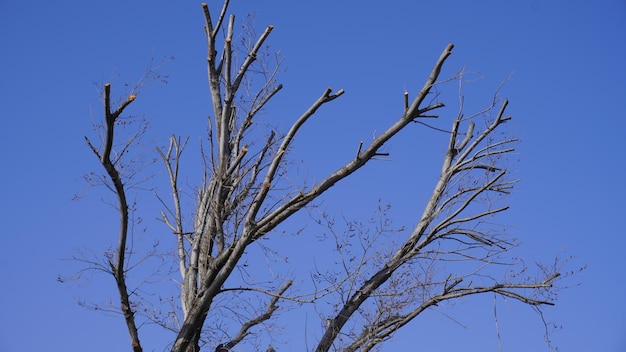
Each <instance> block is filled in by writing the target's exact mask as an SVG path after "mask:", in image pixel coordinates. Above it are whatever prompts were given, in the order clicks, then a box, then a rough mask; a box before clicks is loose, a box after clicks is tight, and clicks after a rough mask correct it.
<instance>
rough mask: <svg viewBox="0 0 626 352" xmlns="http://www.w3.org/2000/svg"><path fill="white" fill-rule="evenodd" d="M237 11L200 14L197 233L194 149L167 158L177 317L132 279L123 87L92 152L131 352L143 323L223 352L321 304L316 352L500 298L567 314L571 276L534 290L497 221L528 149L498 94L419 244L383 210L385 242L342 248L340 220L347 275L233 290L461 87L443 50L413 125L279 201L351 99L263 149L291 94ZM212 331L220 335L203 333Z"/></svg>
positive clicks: (474, 119) (166, 151)
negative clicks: (480, 297)
mask: <svg viewBox="0 0 626 352" xmlns="http://www.w3.org/2000/svg"><path fill="white" fill-rule="evenodd" d="M228 5H229V1H228V0H225V1H224V4H223V6H222V8H221V10H220V11H219V13H218V14H217V16H214V15H213V14H212V13H211V11H210V10H209V6H208V5H207V4H202V9H203V13H204V19H205V31H206V38H207V47H208V53H207V70H208V80H209V88H210V92H211V100H212V105H213V111H212V116H211V118H210V119H209V130H208V131H209V132H208V134H209V135H208V141H209V145H208V146H206V150H205V149H203V159H202V161H203V162H204V170H205V172H204V176H203V182H202V184H201V186H200V187H199V189H197V194H196V196H197V199H196V206H195V209H194V210H193V211H192V212H190V213H191V215H192V216H191V217H192V218H193V221H191V222H188V221H187V220H186V219H189V217H188V216H186V215H185V214H186V212H185V209H183V205H182V204H183V202H182V201H181V198H182V197H183V194H182V193H183V192H182V190H181V185H180V180H179V171H180V166H181V165H180V161H181V155H182V153H183V151H184V149H185V147H186V145H187V141H186V140H183V139H182V138H180V137H175V136H173V137H171V139H170V143H169V146H168V147H167V148H157V152H158V155H159V156H160V157H161V159H162V160H163V162H164V164H165V170H166V171H167V175H168V177H169V181H170V186H171V196H172V199H171V201H165V200H164V199H161V198H159V199H160V200H161V201H162V202H163V204H164V205H165V210H164V211H163V212H162V213H161V215H162V220H163V221H164V222H165V224H166V225H167V226H168V227H169V228H170V229H171V231H172V233H173V234H174V238H175V241H173V243H172V244H173V245H175V248H176V250H175V252H176V255H175V257H176V266H177V271H178V272H179V274H180V286H179V287H180V303H179V304H176V303H174V302H170V303H171V307H172V309H171V311H170V312H167V313H161V315H159V314H151V313H146V312H147V311H148V310H146V309H141V308H140V307H145V305H144V306H142V304H143V303H142V301H141V297H140V296H139V295H138V293H137V291H136V290H130V289H129V288H128V284H127V279H128V275H129V272H130V269H131V267H133V264H131V263H130V262H129V259H128V257H129V256H128V254H129V252H130V249H129V245H128V241H129V226H131V223H132V221H131V220H130V217H129V204H128V200H127V192H128V190H129V181H128V178H125V173H124V170H123V169H124V164H123V157H124V155H125V153H126V152H127V150H128V148H129V146H130V145H131V144H132V141H133V140H132V139H131V140H129V141H124V142H123V143H122V144H121V146H120V147H119V148H118V149H116V148H115V146H117V140H116V138H117V137H118V134H117V130H116V128H118V127H119V126H120V124H122V123H123V121H122V120H121V116H122V114H123V113H124V112H125V109H126V108H128V106H129V105H130V104H131V103H132V102H133V101H134V100H135V99H136V95H135V93H131V95H130V96H128V97H127V98H126V99H123V101H122V102H121V103H120V104H119V106H118V107H117V108H113V107H112V102H111V100H112V97H111V86H110V85H109V84H105V85H104V94H103V100H104V138H103V144H102V146H100V147H97V146H95V145H94V144H92V142H91V141H90V140H89V139H87V142H88V144H89V146H90V147H91V149H92V150H93V152H94V153H95V154H96V155H97V157H98V159H99V160H100V162H101V164H102V166H103V167H104V169H105V171H106V175H107V177H108V178H107V179H105V181H106V183H107V185H109V187H110V189H111V190H112V191H113V192H114V193H115V194H116V196H117V200H118V207H117V209H118V210H119V216H120V220H119V223H120V224H119V226H120V230H119V238H118V245H117V247H116V248H115V249H114V250H113V251H112V252H111V254H109V255H107V256H106V259H107V265H105V266H101V269H103V270H104V271H106V272H108V273H110V274H112V275H113V277H114V278H115V282H116V283H117V291H118V293H119V299H120V309H121V313H122V314H123V316H124V319H125V322H126V325H127V327H128V331H129V336H130V338H131V344H132V348H133V350H134V351H142V345H141V342H140V339H139V333H140V330H139V329H138V325H139V324H138V323H137V321H136V319H137V315H138V314H140V315H144V316H147V317H148V318H149V319H151V320H152V321H154V322H157V323H158V324H160V325H162V326H163V327H165V328H167V329H169V330H171V331H174V332H175V333H176V338H175V340H174V341H173V343H172V346H171V351H176V352H192V351H200V349H201V348H202V347H203V346H204V345H205V344H206V345H207V348H214V347H215V346H217V347H215V350H216V351H225V350H230V349H232V348H233V347H235V346H237V345H238V344H240V343H242V342H243V341H246V340H247V339H249V338H250V336H251V335H252V334H253V333H254V332H255V331H258V330H260V329H262V327H261V325H262V324H265V323H268V322H269V321H270V320H272V318H273V317H274V316H275V313H276V311H277V310H278V309H279V305H278V303H279V302H281V301H295V302H300V303H306V304H310V305H313V306H315V305H316V304H318V303H319V302H322V301H323V302H334V303H333V304H332V307H333V308H332V309H330V310H324V308H322V307H320V308H319V309H318V308H316V309H317V311H318V312H319V313H320V321H321V322H324V325H323V326H324V328H323V331H322V334H321V336H320V338H319V340H318V341H316V342H315V345H316V347H315V350H316V351H329V350H331V349H335V350H343V351H356V350H362V351H369V350H371V349H372V348H375V347H376V346H377V345H378V344H380V343H381V342H383V341H385V340H387V339H389V338H390V337H392V335H393V333H394V332H395V331H397V330H398V329H400V328H401V327H403V326H405V325H407V324H408V323H410V322H411V321H412V320H413V319H414V318H416V317H417V316H419V315H420V313H422V312H424V311H425V310H427V309H429V308H432V307H433V306H437V305H438V304H439V303H441V302H444V301H452V300H454V299H456V298H459V297H463V296H470V295H476V294H485V293H491V294H495V295H500V296H503V297H507V298H511V299H515V300H518V301H520V302H522V303H525V304H527V305H529V306H532V307H534V308H536V309H539V308H540V307H541V306H544V305H552V304H553V303H554V300H555V296H554V295H555V293H556V288H555V287H554V286H553V285H554V282H555V280H556V279H557V278H558V277H559V276H560V275H561V271H560V266H559V264H558V263H555V264H554V265H553V266H543V267H541V268H542V271H541V274H539V275H535V276H532V275H531V276H528V275H522V274H521V273H523V272H524V270H525V269H526V267H525V266H524V265H523V262H521V261H516V260H514V259H512V258H510V256H508V253H509V251H510V249H511V248H514V247H515V246H517V244H516V243H515V242H514V241H513V240H512V239H509V238H507V237H506V236H505V235H504V233H503V232H502V231H500V230H499V229H498V228H497V227H495V226H492V225H491V223H490V222H488V221H487V219H489V218H491V217H493V216H494V215H496V214H498V213H500V212H503V211H505V210H507V209H508V206H507V205H506V204H504V203H502V199H503V198H504V197H506V196H507V195H508V194H509V192H510V190H511V188H512V187H513V185H514V183H515V180H514V179H511V178H510V177H509V176H508V174H507V166H506V160H507V156H508V155H510V154H511V153H512V152H513V151H514V148H515V144H516V142H517V140H516V139H515V138H512V137H509V136H508V135H507V134H506V133H502V132H503V131H502V126H503V125H504V124H505V123H506V122H507V121H509V120H510V119H511V118H510V117H508V116H507V115H506V114H505V110H506V107H507V104H508V101H507V100H504V101H501V100H499V99H498V98H497V94H496V95H494V97H493V101H492V103H491V104H490V105H489V106H487V107H486V108H485V109H484V110H481V111H479V112H477V113H475V114H470V115H467V113H466V112H464V111H463V109H461V110H460V111H459V113H458V114H457V116H456V117H455V118H454V119H453V122H452V127H451V129H450V130H449V131H446V132H447V133H449V136H450V137H449V142H448V143H447V146H446V151H445V154H444V158H443V165H442V168H441V173H440V176H439V178H438V180H437V182H436V184H435V186H434V189H433V190H432V194H431V196H430V199H429V200H428V201H427V203H426V204H425V206H424V210H423V212H422V215H421V216H420V217H419V219H418V220H417V222H416V225H415V226H414V227H413V228H412V229H394V228H393V227H392V226H391V224H390V221H389V218H388V217H387V213H386V207H384V206H381V209H380V212H379V214H378V216H379V217H378V218H377V220H376V221H374V222H373V223H375V224H376V225H375V226H373V229H370V227H369V225H367V224H366V225H367V226H364V225H363V224H362V223H358V222H348V224H347V230H346V231H345V232H344V233H340V231H338V230H337V229H336V227H335V226H334V220H333V219H332V218H331V217H329V216H323V217H322V218H320V219H318V222H319V223H320V224H322V225H324V226H327V228H328V231H327V232H328V233H329V234H332V238H333V239H334V241H335V244H336V253H337V255H338V258H340V265H339V266H336V267H329V268H327V269H323V270H322V269H320V268H317V269H311V271H312V278H313V280H312V281H313V282H312V283H313V284H314V285H315V289H314V290H313V291H312V292H308V293H306V294H298V295H296V294H295V293H293V289H292V285H293V281H291V280H289V279H285V280H283V281H280V282H270V283H267V282H266V283H259V282H257V283H253V284H249V285H235V284H234V283H239V282H240V281H239V280H236V279H234V278H233V273H234V271H235V270H236V269H238V268H241V267H242V265H243V259H244V258H245V257H246V255H247V254H246V253H247V250H249V249H250V246H251V245H252V244H254V243H258V241H259V240H260V239H263V238H267V237H269V236H272V234H273V233H274V231H275V230H276V228H277V227H278V226H279V225H281V224H283V223H284V222H285V221H286V220H287V219H290V218H291V217H292V216H293V215H294V214H296V213H298V212H300V211H302V210H303V209H305V208H307V206H309V205H311V204H312V202H314V201H315V200H316V199H318V197H320V196H321V195H322V194H324V193H325V192H327V191H328V190H329V189H330V188H331V187H333V186H334V185H335V184H337V183H338V182H340V181H342V180H344V179H346V178H348V177H349V176H350V175H352V174H353V173H354V172H356V171H357V170H359V169H360V168H362V167H363V166H364V165H366V164H367V163H369V162H370V161H372V160H375V159H377V158H379V157H381V156H384V155H386V153H384V152H383V151H382V149H381V148H382V147H383V146H384V145H385V143H386V142H387V141H389V140H390V139H392V138H394V137H395V136H396V135H397V134H398V133H399V132H400V131H402V130H403V129H405V128H406V127H407V126H409V125H412V124H414V123H420V124H423V125H426V123H425V122H424V121H426V120H425V119H432V118H436V117H437V116H435V115H433V113H434V112H435V111H436V110H437V109H440V108H442V107H443V106H444V104H443V103H441V102H439V101H438V100H437V95H436V94H433V93H434V89H435V88H434V87H436V86H437V85H439V84H441V83H443V82H446V81H449V80H440V78H439V76H440V72H441V70H442V67H443V65H444V63H445V62H446V59H447V58H448V57H449V56H450V55H451V54H452V50H453V45H452V44H449V45H447V46H446V47H445V49H444V50H443V52H442V53H441V55H440V56H439V58H438V59H437V60H436V61H435V64H434V67H433V69H432V71H431V72H430V74H429V76H428V77H427V79H426V81H425V83H424V84H423V87H422V88H421V89H420V90H419V91H418V92H416V93H415V97H414V98H413V100H412V101H410V100H409V93H408V92H407V93H405V96H404V98H405V106H404V111H403V113H402V114H400V116H399V117H398V119H397V120H396V121H395V122H394V123H393V124H391V125H390V126H388V128H387V129H386V130H385V131H384V132H383V133H381V134H379V135H378V136H377V137H376V138H374V139H373V140H372V141H371V142H370V143H369V144H364V143H363V142H361V143H360V144H358V143H356V144H355V146H356V145H357V144H358V148H357V152H356V154H355V156H354V158H352V159H351V160H349V161H347V162H346V163H345V164H344V165H342V166H341V167H339V168H338V169H337V170H335V171H334V172H332V173H330V174H329V175H327V176H326V177H325V178H323V179H322V180H321V181H319V182H317V183H315V184H314V185H312V186H301V187H300V188H298V189H296V190H295V191H285V190H284V189H281V187H279V185H280V183H281V180H280V175H282V174H284V173H288V172H289V165H288V164H287V163H286V162H285V161H286V156H287V155H288V153H289V150H290V148H291V146H292V143H293V141H294V139H295V138H296V135H297V134H298V132H299V131H300V130H301V129H302V128H303V127H304V125H305V123H306V122H307V121H308V120H309V119H310V118H311V117H312V116H313V115H314V114H315V113H316V111H317V110H318V109H320V108H321V107H322V106H324V105H326V104H327V103H330V102H331V101H333V100H335V99H337V98H339V97H340V96H341V95H342V94H343V90H339V91H333V90H332V89H331V88H328V89H326V90H325V91H324V92H322V94H321V95H320V96H319V98H317V100H315V101H314V102H313V103H312V104H311V106H310V107H309V108H308V109H306V110H305V111H304V113H302V115H301V116H300V117H298V118H297V119H295V121H294V122H293V124H292V126H291V128H289V129H288V130H287V131H286V132H284V133H279V132H275V131H270V132H269V133H267V135H266V136H265V137H263V136H262V135H261V133H259V132H258V131H256V132H255V133H252V131H253V130H254V127H255V126H256V125H255V122H253V119H254V118H255V117H256V115H257V113H258V112H259V111H261V110H262V109H263V108H264V107H265V106H266V105H267V103H268V102H269V101H270V99H271V98H272V97H273V96H274V95H275V94H276V93H278V92H279V91H280V90H281V89H282V85H279V84H277V82H276V72H277V68H278V66H279V65H278V63H279V61H277V62H276V64H274V65H272V60H273V57H272V56H271V55H270V56H268V54H267V52H266V51H265V50H266V49H265V42H266V40H267V38H268V37H269V35H270V33H271V32H272V29H273V27H272V26H268V27H266V28H265V30H264V31H263V32H262V33H261V34H260V35H259V36H257V37H256V38H254V39H253V40H248V41H244V43H243V44H242V45H237V44H235V39H236V37H235V18H234V16H227V10H228ZM249 38H250V37H246V39H249ZM238 50H243V51H238ZM241 53H243V55H241ZM268 60H269V61H268ZM255 77H256V78H257V79H258V78H259V77H260V78H261V83H260V84H259V83H258V80H257V81H252V78H255ZM463 77H464V75H463V73H462V72H461V73H459V75H457V76H455V77H453V79H454V80H460V81H462V80H463ZM241 97H245V98H241ZM461 107H463V102H462V100H461ZM427 126H429V125H427ZM500 267H505V268H513V269H507V270H508V271H507V272H505V273H504V275H501V276H500V277H498V276H496V275H497V274H498V273H499V271H498V270H495V269H494V268H500ZM290 292H291V293H290ZM242 293H245V294H251V295H256V297H257V298H258V299H260V300H261V301H262V302H264V304H263V305H261V306H257V307H256V308H255V309H252V310H251V311H245V312H244V311H241V310H239V307H238V306H237V303H236V300H237V295H238V294H242ZM229 305H230V306H229ZM315 307H317V306H315ZM220 309H226V310H229V311H230V312H231V313H232V315H233V319H231V321H230V322H229V323H228V324H225V325H220V324H218V323H215V322H216V321H221V320H220V319H226V318H224V317H223V316H222V317H221V318H217V317H216V316H215V315H214V314H212V313H213V312H215V311H219V310H220ZM172 317H173V318H172ZM207 321H211V323H212V324H211V326H206V322H207ZM270 348H272V347H270ZM272 350H273V348H272Z"/></svg>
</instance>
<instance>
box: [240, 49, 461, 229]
mask: <svg viewBox="0 0 626 352" xmlns="http://www.w3.org/2000/svg"><path fill="white" fill-rule="evenodd" d="M453 47H454V45H453V44H448V46H447V47H446V48H445V49H444V51H443V52H442V53H441V55H440V57H439V59H438V60H437V62H436V63H435V66H434V68H433V70H432V72H431V73H430V75H429V77H428V79H427V80H426V82H425V83H424V86H423V87H422V89H421V90H420V91H419V93H418V94H417V96H416V97H415V99H414V100H413V103H412V104H411V106H410V107H409V108H408V109H407V110H406V111H405V112H404V114H403V115H402V116H401V117H400V118H399V119H398V120H397V121H396V122H395V123H394V124H393V125H391V126H390V127H389V128H388V129H387V130H386V131H385V132H383V133H382V134H381V135H380V136H378V137H377V138H376V139H375V140H374V141H373V142H372V144H370V146H369V147H367V148H366V149H365V150H364V151H363V152H361V153H359V154H358V155H357V156H356V157H355V159H353V160H352V161H350V162H348V163H347V164H345V165H344V166H342V167H341V168H339V169H338V170H336V171H335V172H334V173H332V174H331V175H329V176H328V177H326V178H325V179H324V180H322V181H320V182H319V183H318V184H316V185H315V186H313V188H311V190H310V191H308V192H306V193H300V194H298V195H296V196H295V197H293V198H291V199H290V200H288V201H287V202H285V203H283V204H282V205H281V206H279V207H278V208H277V209H275V210H274V211H273V212H272V213H270V214H268V215H266V216H265V217H263V219H261V220H259V222H258V228H259V231H258V233H257V236H262V235H263V234H265V233H267V232H269V231H271V230H272V229H273V228H275V227H276V226H277V225H278V224H280V223H281V222H282V221H284V220H285V219H287V218H288V217H289V216H291V215H292V214H293V213H295V212H296V211H298V210H300V209H302V208H303V207H304V206H306V205H307V204H309V203H310V202H311V201H313V200H314V199H315V198H317V197H318V196H319V195H321V194H322V193H324V192H325V191H326V190H328V189H329V188H330V187H332V186H333V185H334V184H335V183H337V182H338V181H340V180H342V179H344V178H346V177H348V176H349V175H351V174H352V173H353V172H355V171H356V170H358V169H360V168H361V167H363V166H364V165H365V164H366V163H367V162H368V161H369V160H371V159H372V158H374V157H375V156H376V155H377V153H378V151H379V150H380V148H381V147H382V146H383V145H384V144H385V143H386V142H387V141H388V140H389V139H391V138H392V137H393V136H395V135H396V134H397V133H398V132H400V131H401V130H402V129H403V128H404V127H406V126H407V125H408V124H409V123H411V122H412V121H413V120H414V119H415V118H418V117H419V116H420V114H422V113H423V112H425V111H430V110H433V109H437V108H440V107H443V106H444V105H443V104H441V103H437V104H433V105H430V106H427V107H425V108H420V105H421V103H422V102H423V101H424V99H425V98H426V96H427V95H428V94H429V93H430V90H431V89H432V87H433V86H434V84H435V82H436V80H437V78H438V77H439V74H440V72H441V68H442V66H443V64H444V62H445V60H446V59H447V58H448V57H449V56H450V54H452V48H453ZM283 152H284V151H283ZM267 186H269V185H267ZM257 206H260V205H259V204H257ZM257 211H258V209H257ZM253 215H254V216H256V212H255V213H254V214H253ZM250 220H253V218H250Z"/></svg>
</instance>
